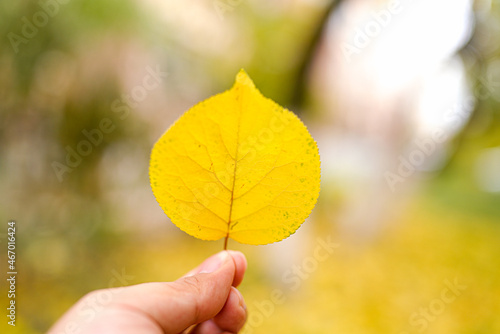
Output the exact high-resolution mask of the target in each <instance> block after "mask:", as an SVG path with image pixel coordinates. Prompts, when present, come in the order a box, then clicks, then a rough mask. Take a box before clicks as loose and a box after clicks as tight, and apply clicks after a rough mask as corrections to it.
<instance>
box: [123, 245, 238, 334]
mask: <svg viewBox="0 0 500 334" xmlns="http://www.w3.org/2000/svg"><path fill="white" fill-rule="evenodd" d="M246 265H247V264H246V259H245V256H244V255H243V254H242V253H240V252H236V251H222V252H220V253H218V254H215V255H213V256H211V257H209V258H208V259H207V260H205V261H204V262H203V263H202V264H201V265H200V266H199V267H198V268H196V269H194V270H193V271H191V272H189V273H188V274H187V275H186V276H185V277H183V278H180V279H179V280H177V281H175V282H171V283H145V284H139V285H136V286H132V287H129V288H128V291H126V292H125V291H123V294H120V299H121V302H122V303H131V305H133V306H134V307H135V308H136V309H139V310H140V311H142V312H143V313H144V314H145V315H146V316H148V317H151V318H152V319H153V320H155V322H156V323H157V324H158V325H159V327H161V328H162V330H163V331H164V332H165V333H179V332H182V331H183V330H184V329H186V328H187V327H189V326H191V325H193V324H198V323H201V322H203V321H206V320H208V319H212V318H213V317H215V316H216V315H217V314H218V313H219V312H220V311H221V309H222V308H223V307H224V305H225V303H226V300H227V299H228V296H229V293H230V291H231V286H237V285H238V284H239V283H240V282H241V280H242V279H243V275H244V272H245V270H246ZM133 290H135V291H133ZM122 298H123V299H122Z"/></svg>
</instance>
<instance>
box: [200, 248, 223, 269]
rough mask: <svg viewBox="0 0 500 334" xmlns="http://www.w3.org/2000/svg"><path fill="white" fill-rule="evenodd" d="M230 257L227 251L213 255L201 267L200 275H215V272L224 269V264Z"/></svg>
mask: <svg viewBox="0 0 500 334" xmlns="http://www.w3.org/2000/svg"><path fill="white" fill-rule="evenodd" d="M228 257H229V254H228V253H227V251H222V252H220V253H217V254H215V255H212V256H211V257H209V258H208V259H207V260H206V261H205V262H203V264H202V265H201V267H200V274H203V273H205V274H208V273H213V272H214V271H216V270H217V269H219V268H220V267H222V265H223V264H224V262H226V261H227V259H228Z"/></svg>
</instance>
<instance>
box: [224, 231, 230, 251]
mask: <svg viewBox="0 0 500 334" xmlns="http://www.w3.org/2000/svg"><path fill="white" fill-rule="evenodd" d="M227 239H229V235H226V238H225V239H224V250H227Z"/></svg>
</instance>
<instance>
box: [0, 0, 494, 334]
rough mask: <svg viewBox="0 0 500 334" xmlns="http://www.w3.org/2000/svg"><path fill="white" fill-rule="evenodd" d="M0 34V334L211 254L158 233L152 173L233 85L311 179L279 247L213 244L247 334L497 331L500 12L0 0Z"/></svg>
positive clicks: (161, 219)
mask: <svg viewBox="0 0 500 334" xmlns="http://www.w3.org/2000/svg"><path fill="white" fill-rule="evenodd" d="M0 35H1V36H2V38H1V39H0V198H1V201H0V203H1V204H0V221H1V222H2V226H3V227H2V228H1V229H0V233H1V234H0V239H1V244H2V249H3V250H2V252H0V261H1V263H2V268H4V269H2V270H3V271H4V274H3V275H4V276H5V275H6V272H7V271H8V270H7V257H6V255H7V251H6V249H7V242H6V240H7V222H8V221H9V219H14V220H16V222H17V224H16V225H17V249H16V251H17V258H16V260H17V270H18V276H17V293H16V303H17V304H16V305H17V316H18V317H17V324H16V327H15V328H12V327H11V326H8V325H7V321H6V319H5V317H4V319H3V320H2V322H1V323H0V331H1V332H2V333H4V332H7V333H11V332H19V333H42V332H45V331H46V330H47V329H48V328H49V327H50V326H51V325H52V324H53V323H54V322H55V321H56V319H57V318H58V317H60V316H61V315H62V314H63V312H65V310H67V309H68V308H69V307H70V306H71V305H72V304H73V303H75V302H76V301H77V300H78V299H79V298H80V297H81V296H82V295H84V294H85V293H86V292H88V291H90V290H94V289H99V288H106V287H111V286H122V285H130V284H136V283H141V282H149V281H170V280H175V279H176V278H177V277H179V276H180V275H182V274H183V273H185V272H187V271H188V270H190V269H191V268H192V267H194V266H196V265H197V264H198V263H200V262H201V261H202V260H203V259H204V258H206V257H208V256H209V255H211V254H213V253H215V252H217V251H219V250H221V249H222V246H223V241H222V240H220V241H216V242H207V241H201V240H197V239H194V238H192V237H190V236H188V235H186V234H185V233H183V232H181V231H180V230H178V229H177V228H176V227H175V226H174V225H173V224H172V223H171V222H170V221H169V219H168V217H167V216H166V215H165V214H164V213H163V212H162V210H161V208H160V207H159V205H158V204H157V203H156V201H155V198H154V196H153V194H152V192H151V188H150V185H149V180H148V163H149V161H148V160H149V154H150V150H151V148H152V145H153V143H154V142H155V141H156V140H157V139H158V138H159V136H160V135H161V134H162V133H163V132H164V131H165V130H166V129H167V128H168V127H169V126H170V124H172V122H174V121H175V120H176V119H177V118H178V117H179V116H180V115H181V114H182V113H183V112H184V111H186V110H187V109H188V108H189V107H191V106H192V105H193V104H195V103H197V102H199V101H201V100H203V99H205V98H207V97H209V96H211V95H213V94H215V93H218V92H221V91H224V90H226V89H229V88H230V87H231V85H232V83H233V81H234V77H235V75H236V73H237V71H238V70H239V69H240V68H245V70H246V71H247V72H248V74H249V75H250V76H251V77H252V79H253V80H254V82H255V84H256V86H257V87H258V88H259V89H260V90H261V92H262V93H263V94H264V95H265V96H267V97H270V98H272V99H273V100H275V101H276V102H278V103H279V104H281V105H283V106H285V107H287V108H288V109H290V110H293V111H294V112H295V113H297V114H298V115H299V117H300V118H301V119H302V120H303V121H304V122H305V124H307V126H308V128H309V130H310V132H311V133H312V135H313V137H314V138H315V139H316V140H317V142H318V146H319V148H320V154H321V160H322V189H321V194H320V198H319V201H318V204H317V206H316V208H315V209H314V211H313V213H312V215H311V216H310V217H309V218H308V220H307V221H306V222H305V223H304V225H303V226H302V227H301V228H300V229H299V230H298V232H297V233H296V234H294V235H292V236H291V237H289V238H288V239H286V240H284V241H282V242H280V243H276V244H272V245H268V246H246V245H240V244H237V243H236V242H231V241H230V242H229V248H231V249H236V250H241V251H243V252H244V253H245V254H246V256H247V258H248V261H249V269H248V271H247V275H246V278H245V280H244V282H243V284H242V286H241V288H240V290H241V291H242V293H243V295H244V296H245V298H246V302H247V305H248V309H249V318H248V322H247V325H246V328H245V329H244V333H363V334H369V333H396V334H404V333H498V332H500V317H499V315H500V298H499V296H500V265H499V258H500V1H496V0H477V1H469V0H438V1H431V0H419V1H409V0H393V1H384V0H377V1H374V0H371V1H368V0H344V1H328V0H274V1H264V0H196V1H195V0H188V1H173V0H163V1H160V0H145V1H134V0H121V1H117V0H100V1H92V2H90V1H83V0H72V1H66V0H65V1H63V0H41V1H40V2H38V1H26V0H20V1H2V2H0ZM5 282H6V281H5V279H4V280H2V292H1V294H0V301H2V302H1V305H2V307H7V305H8V299H7V286H6V284H5ZM277 295H279V296H280V298H278V299H277V298H276V296H277ZM98 307H99V304H97V305H96V311H97V309H98ZM4 312H6V311H5V309H4ZM2 314H3V313H2Z"/></svg>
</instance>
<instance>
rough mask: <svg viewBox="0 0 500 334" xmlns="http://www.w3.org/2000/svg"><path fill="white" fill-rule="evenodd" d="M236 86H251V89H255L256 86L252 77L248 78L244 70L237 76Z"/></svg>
mask: <svg viewBox="0 0 500 334" xmlns="http://www.w3.org/2000/svg"><path fill="white" fill-rule="evenodd" d="M235 84H236V85H238V84H239V85H244V86H249V87H250V88H255V84H254V83H253V81H252V79H250V77H249V76H248V74H247V72H245V70H244V69H241V70H240V71H239V72H238V74H237V75H236V81H235Z"/></svg>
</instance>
